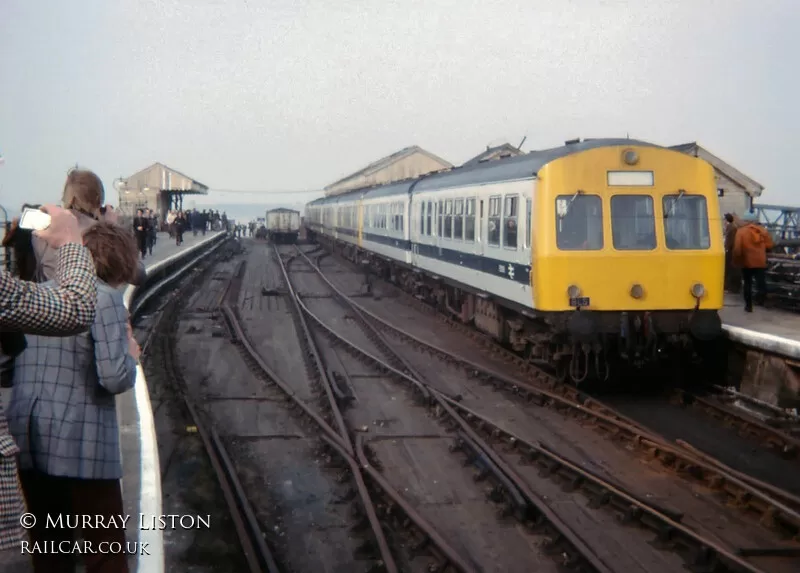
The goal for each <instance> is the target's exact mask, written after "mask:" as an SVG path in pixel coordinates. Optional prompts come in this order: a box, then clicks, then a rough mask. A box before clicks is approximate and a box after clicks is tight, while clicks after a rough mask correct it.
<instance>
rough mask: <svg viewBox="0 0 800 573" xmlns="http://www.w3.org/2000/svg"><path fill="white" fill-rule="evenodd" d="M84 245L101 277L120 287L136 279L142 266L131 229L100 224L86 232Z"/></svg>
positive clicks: (98, 275)
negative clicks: (139, 267)
mask: <svg viewBox="0 0 800 573" xmlns="http://www.w3.org/2000/svg"><path fill="white" fill-rule="evenodd" d="M83 244H84V245H86V248H87V249H89V252H90V253H92V257H93V258H94V266H95V269H96V270H97V278H99V279H100V280H101V281H103V282H105V283H107V284H109V285H111V286H113V287H117V286H120V285H122V284H125V283H127V282H130V281H132V280H133V277H134V276H136V272H137V270H138V265H139V252H138V251H137V250H136V242H135V241H134V239H133V234H132V233H130V232H129V231H128V229H126V228H124V227H122V226H120V225H115V224H114V223H108V222H106V221H100V222H98V223H97V224H95V225H92V226H91V227H89V228H88V229H87V230H86V231H85V232H84V233H83Z"/></svg>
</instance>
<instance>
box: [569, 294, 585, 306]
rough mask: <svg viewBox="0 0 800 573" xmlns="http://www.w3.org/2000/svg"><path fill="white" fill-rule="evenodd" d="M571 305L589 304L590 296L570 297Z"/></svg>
mask: <svg viewBox="0 0 800 573" xmlns="http://www.w3.org/2000/svg"><path fill="white" fill-rule="evenodd" d="M569 305H570V306H575V307H578V306H589V297H588V296H579V297H577V298H571V299H569Z"/></svg>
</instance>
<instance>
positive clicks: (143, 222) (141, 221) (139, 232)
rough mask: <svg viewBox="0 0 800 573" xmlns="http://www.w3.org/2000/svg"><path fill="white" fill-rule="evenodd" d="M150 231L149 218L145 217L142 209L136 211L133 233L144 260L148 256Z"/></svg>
mask: <svg viewBox="0 0 800 573" xmlns="http://www.w3.org/2000/svg"><path fill="white" fill-rule="evenodd" d="M148 230H149V225H148V220H147V217H145V216H144V211H143V210H142V209H137V210H136V217H134V219H133V232H134V234H135V235H136V245H137V246H138V247H139V253H141V255H142V259H144V258H145V257H146V256H147V234H148Z"/></svg>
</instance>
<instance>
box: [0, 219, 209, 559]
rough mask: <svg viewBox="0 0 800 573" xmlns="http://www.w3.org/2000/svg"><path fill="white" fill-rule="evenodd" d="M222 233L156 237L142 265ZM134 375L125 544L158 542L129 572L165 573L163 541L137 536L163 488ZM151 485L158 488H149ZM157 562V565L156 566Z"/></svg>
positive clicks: (126, 398) (123, 403) (124, 425)
mask: <svg viewBox="0 0 800 573" xmlns="http://www.w3.org/2000/svg"><path fill="white" fill-rule="evenodd" d="M220 234H221V232H220V231H215V232H207V233H206V235H205V236H203V235H202V234H198V235H197V236H196V237H195V236H194V235H193V234H192V233H187V234H184V241H183V245H181V246H177V245H176V244H175V240H174V239H170V237H169V234H167V233H159V235H158V240H157V242H156V244H155V246H154V247H153V254H152V256H149V255H148V256H147V257H146V258H145V264H146V266H147V268H152V267H153V266H155V265H157V264H158V263H160V262H162V261H165V260H167V259H169V258H171V257H173V256H176V255H179V254H180V253H182V252H188V251H192V250H194V247H198V246H199V245H200V243H202V242H204V241H209V240H211V239H212V238H214V237H216V236H217V235H220ZM124 288H126V289H127V288H128V287H127V286H126V287H124ZM140 342H141V341H140ZM138 376H139V377H140V378H141V379H137V381H136V387H135V388H134V390H132V391H128V392H126V393H124V394H121V395H119V396H118V397H117V416H118V421H119V426H120V449H121V450H122V466H123V473H124V476H123V478H122V495H123V501H124V504H125V513H126V514H127V515H130V516H132V517H131V519H130V521H129V522H128V523H129V527H128V533H127V536H128V539H129V540H130V541H141V542H147V541H148V539H146V537H152V536H153V535H155V536H156V537H158V539H157V540H153V541H154V542H153V543H151V549H152V550H153V551H151V555H150V557H146V556H145V557H142V558H141V559H140V560H139V561H137V560H136V559H133V558H132V559H131V562H130V564H131V572H136V571H139V572H148V573H149V572H151V571H163V549H162V548H161V547H157V545H158V544H159V542H160V541H161V539H160V532H140V531H139V522H138V516H139V514H140V513H144V514H153V513H155V510H156V509H160V501H161V499H160V496H161V489H160V482H158V481H157V477H156V478H155V479H154V478H153V477H150V478H148V476H158V472H159V469H158V456H157V447H156V444H155V428H154V427H153V415H152V410H151V408H150V403H149V397H148V395H147V392H146V389H147V384H146V382H145V381H144V375H143V373H142V370H141V367H139V371H138ZM142 389H144V390H142ZM10 398H11V389H10V388H3V389H0V399H2V401H3V407H4V408H5V407H6V406H7V405H8V401H9V399H10ZM154 481H155V482H156V483H153V482H154ZM29 558H30V556H27V555H25V556H24V555H20V554H18V553H16V552H14V551H9V552H5V553H3V554H0V560H1V561H2V566H1V567H0V571H2V573H31V572H32V571H33V568H32V567H31V566H30V559H29ZM159 560H160V561H161V566H159V565H158V562H159ZM82 570H83V568H82V567H80V566H79V567H78V571H82Z"/></svg>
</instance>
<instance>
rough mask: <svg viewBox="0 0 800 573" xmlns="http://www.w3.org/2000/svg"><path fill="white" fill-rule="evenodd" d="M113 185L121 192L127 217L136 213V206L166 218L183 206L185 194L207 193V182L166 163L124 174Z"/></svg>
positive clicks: (121, 208)
mask: <svg viewBox="0 0 800 573" xmlns="http://www.w3.org/2000/svg"><path fill="white" fill-rule="evenodd" d="M114 187H115V188H116V189H117V191H118V192H119V208H120V211H121V212H122V213H123V214H124V215H126V216H132V215H134V214H135V213H136V210H137V209H152V210H153V211H155V212H156V213H157V214H158V215H159V217H161V218H163V217H164V216H166V214H167V212H169V211H170V210H173V209H177V210H181V209H183V208H184V207H183V198H184V196H186V195H208V187H207V186H206V185H203V184H202V183H200V182H199V181H196V180H195V179H192V178H191V177H189V176H188V175H184V174H183V173H181V172H180V171H176V170H175V169H172V168H171V167H167V166H166V165H164V164H163V163H153V164H152V165H151V166H150V167H146V168H145V169H142V170H141V171H137V172H136V173H134V174H133V175H131V176H129V177H121V178H119V179H117V181H116V182H115V183H114Z"/></svg>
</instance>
